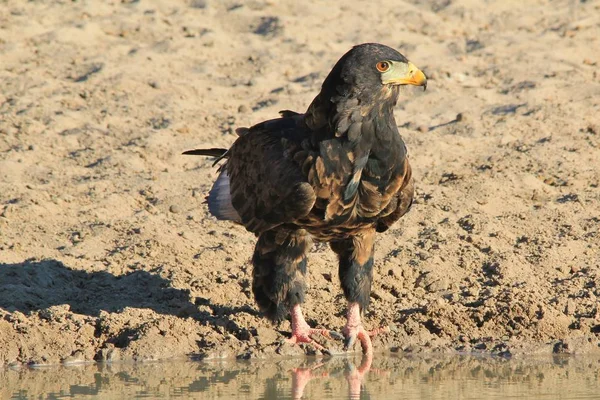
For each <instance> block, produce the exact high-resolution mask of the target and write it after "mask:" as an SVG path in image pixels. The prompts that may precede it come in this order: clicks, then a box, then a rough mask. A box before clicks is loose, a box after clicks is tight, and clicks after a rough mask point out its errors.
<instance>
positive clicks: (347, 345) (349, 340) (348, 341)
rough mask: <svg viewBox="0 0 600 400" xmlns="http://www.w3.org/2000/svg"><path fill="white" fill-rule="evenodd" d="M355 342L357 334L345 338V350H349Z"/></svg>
mask: <svg viewBox="0 0 600 400" xmlns="http://www.w3.org/2000/svg"><path fill="white" fill-rule="evenodd" d="M354 342H356V335H349V336H348V337H346V338H345V340H344V351H348V350H349V349H351V348H352V346H354Z"/></svg>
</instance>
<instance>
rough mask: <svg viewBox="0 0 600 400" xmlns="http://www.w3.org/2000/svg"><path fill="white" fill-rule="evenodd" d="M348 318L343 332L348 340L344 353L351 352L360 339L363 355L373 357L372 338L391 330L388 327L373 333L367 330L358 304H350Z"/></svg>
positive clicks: (345, 343) (377, 329)
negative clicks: (363, 324) (361, 318)
mask: <svg viewBox="0 0 600 400" xmlns="http://www.w3.org/2000/svg"><path fill="white" fill-rule="evenodd" d="M347 318H348V322H347V323H346V326H345V327H344V329H343V330H342V332H343V333H344V335H345V336H346V340H345V342H344V351H348V350H350V349H351V348H352V346H353V345H354V344H355V342H356V339H357V338H358V340H359V341H360V345H361V347H362V350H363V354H365V355H371V354H373V344H372V343H371V337H373V336H376V335H378V334H380V333H387V332H390V328H389V327H387V326H386V327H381V328H376V329H373V330H372V331H367V330H365V328H363V326H362V322H361V320H360V307H359V305H358V303H350V304H348V316H347Z"/></svg>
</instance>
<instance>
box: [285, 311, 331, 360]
mask: <svg viewBox="0 0 600 400" xmlns="http://www.w3.org/2000/svg"><path fill="white" fill-rule="evenodd" d="M314 334H319V335H321V336H324V337H325V338H328V339H332V338H335V339H337V338H338V337H340V336H341V335H340V334H339V333H337V332H335V331H330V330H329V329H314V328H311V327H310V326H309V325H308V324H307V323H306V320H305V319H304V316H303V315H302V310H301V309H300V306H299V305H296V306H294V308H293V309H292V336H291V337H290V338H289V339H287V342H288V343H290V344H298V343H308V344H310V345H312V346H313V347H314V348H315V349H317V350H320V351H321V352H322V353H323V354H327V355H331V351H330V350H329V349H327V348H325V347H323V346H322V345H320V344H319V343H317V342H315V341H314V340H313V339H312V338H311V335H314Z"/></svg>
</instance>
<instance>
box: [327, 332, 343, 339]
mask: <svg viewBox="0 0 600 400" xmlns="http://www.w3.org/2000/svg"><path fill="white" fill-rule="evenodd" d="M329 337H330V338H331V339H335V340H344V335H342V334H341V333H339V332H336V331H329Z"/></svg>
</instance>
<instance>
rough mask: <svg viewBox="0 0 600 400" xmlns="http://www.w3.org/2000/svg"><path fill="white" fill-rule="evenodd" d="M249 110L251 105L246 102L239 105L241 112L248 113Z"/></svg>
mask: <svg viewBox="0 0 600 400" xmlns="http://www.w3.org/2000/svg"><path fill="white" fill-rule="evenodd" d="M248 111H250V107H248V106H247V105H245V104H242V105H240V106H239V107H238V112H239V113H241V114H244V113H247V112H248Z"/></svg>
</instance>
